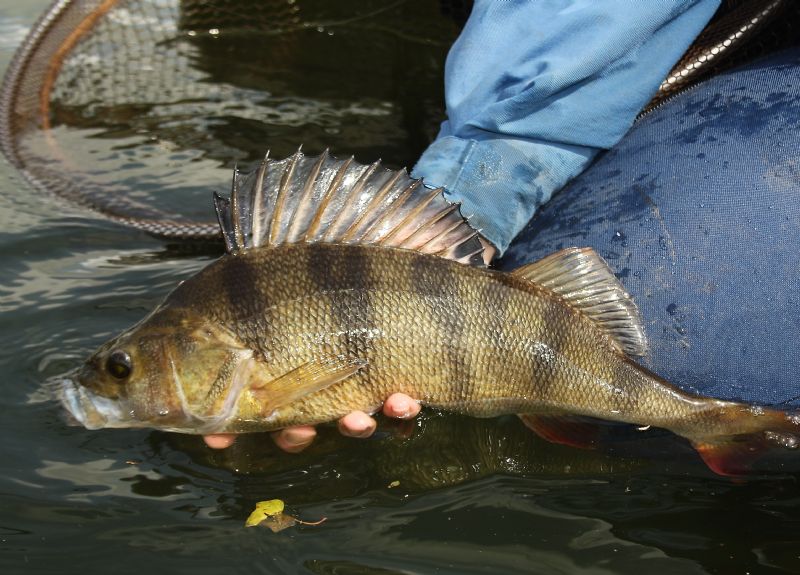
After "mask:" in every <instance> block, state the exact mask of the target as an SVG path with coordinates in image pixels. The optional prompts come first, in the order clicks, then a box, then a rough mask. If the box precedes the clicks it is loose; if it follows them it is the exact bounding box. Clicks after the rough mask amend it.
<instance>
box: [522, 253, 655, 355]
mask: <svg viewBox="0 0 800 575" xmlns="http://www.w3.org/2000/svg"><path fill="white" fill-rule="evenodd" d="M512 273H513V274H514V275H515V276H518V277H522V278H525V279H526V280H529V281H532V282H534V283H536V284H538V285H540V286H542V287H544V288H547V289H549V290H550V291H552V292H555V293H557V294H558V295H560V296H561V297H562V298H564V299H565V300H567V301H568V302H569V303H570V304H571V305H572V306H573V307H575V308H577V309H579V310H580V311H581V312H583V313H584V314H585V315H586V316H588V317H589V318H591V319H592V320H594V322H595V323H596V324H597V326H598V327H600V328H601V329H602V330H603V331H605V332H606V333H607V334H608V335H609V336H611V339H612V340H614V342H615V343H616V344H617V345H618V346H619V348H620V349H621V350H622V351H623V352H625V353H627V354H628V355H644V354H645V353H646V352H647V338H646V336H645V333H644V327H643V326H642V320H641V316H640V315H639V309H638V308H637V307H636V304H635V303H634V302H633V299H631V296H630V295H628V292H626V291H625V288H624V287H623V286H622V284H621V283H620V282H619V280H618V279H617V278H616V277H615V276H614V273H613V272H612V271H611V269H610V268H609V267H608V264H607V263H606V261H605V260H604V259H603V258H601V257H600V256H599V255H597V254H596V253H595V251H594V250H593V249H591V248H566V249H563V250H561V251H558V252H556V253H554V254H550V255H549V256H547V257H546V258H543V259H541V260H539V261H538V262H534V263H532V264H527V265H524V266H522V267H520V268H517V269H516V270H514V271H513V272H512Z"/></svg>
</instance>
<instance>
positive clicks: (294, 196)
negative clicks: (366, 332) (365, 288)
mask: <svg viewBox="0 0 800 575" xmlns="http://www.w3.org/2000/svg"><path fill="white" fill-rule="evenodd" d="M214 205H215V208H216V210H217V219H218V220H219V224H220V228H221V229H222V235H223V237H224V238H225V247H226V249H227V251H228V252H229V253H238V252H242V251H245V250H249V249H253V248H257V247H261V246H265V247H274V246H279V245H282V244H291V243H303V242H308V243H316V242H326V243H352V244H373V245H380V246H386V247H395V248H405V249H412V250H416V251H420V252H422V253H428V254H435V255H438V256H440V257H444V258H447V259H452V260H456V261H459V262H462V263H468V264H472V265H479V266H481V265H483V257H482V252H483V246H482V244H481V242H480V240H479V239H478V235H477V231H476V230H474V229H473V228H472V227H471V226H470V225H469V224H468V223H467V221H466V219H465V218H464V217H462V215H461V212H460V210H459V208H458V204H452V203H450V202H448V201H447V200H446V199H445V198H444V195H443V193H442V190H441V189H436V190H431V189H428V188H426V187H425V186H424V185H422V180H415V179H413V178H411V177H410V176H409V175H408V174H407V173H406V171H405V170H388V169H386V168H381V167H380V163H379V162H376V163H374V164H371V165H369V166H366V165H364V164H359V163H358V162H356V161H354V160H353V158H348V159H346V160H337V159H336V158H334V157H332V156H330V155H329V154H328V152H327V150H326V151H325V152H323V153H322V154H320V155H319V156H316V157H307V156H305V155H304V154H303V153H302V152H300V151H299V150H298V151H297V152H296V153H295V154H294V155H292V156H291V157H289V158H286V159H284V160H280V161H276V160H271V159H269V158H268V157H267V158H264V161H263V162H262V163H261V166H260V167H259V168H258V169H257V170H255V171H254V172H251V173H249V174H240V173H239V172H238V171H236V172H234V177H233V185H232V186H231V197H230V199H225V198H223V197H221V196H219V195H217V194H215V195H214Z"/></svg>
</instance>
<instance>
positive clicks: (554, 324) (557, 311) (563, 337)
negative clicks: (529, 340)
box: [533, 301, 572, 401]
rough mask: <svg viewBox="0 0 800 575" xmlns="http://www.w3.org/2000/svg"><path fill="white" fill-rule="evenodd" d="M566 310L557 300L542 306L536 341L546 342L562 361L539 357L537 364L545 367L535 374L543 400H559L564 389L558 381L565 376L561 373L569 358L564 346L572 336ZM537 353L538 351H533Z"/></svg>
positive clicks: (537, 386) (537, 387)
mask: <svg viewBox="0 0 800 575" xmlns="http://www.w3.org/2000/svg"><path fill="white" fill-rule="evenodd" d="M564 319H565V318H564V310H563V309H561V306H560V305H558V304H557V303H555V302H551V301H547V302H545V304H544V305H543V306H542V310H541V314H540V316H539V322H537V323H539V333H537V334H536V337H535V339H536V342H537V343H539V344H544V345H545V346H547V347H548V348H549V349H550V352H551V353H552V354H553V355H554V356H555V358H557V359H558V360H560V361H556V362H553V361H552V360H548V359H546V358H542V357H539V358H537V362H536V363H537V364H539V363H540V362H541V365H542V366H543V367H544V369H538V370H536V373H535V374H533V376H534V378H535V381H536V389H537V390H538V395H539V397H540V398H541V400H542V401H548V400H554V401H557V400H558V396H559V394H560V393H561V392H562V391H563V390H561V389H560V388H559V386H558V383H559V380H560V379H561V377H560V376H563V374H562V373H561V371H560V370H561V369H563V367H559V366H562V365H563V364H562V362H563V361H565V360H567V358H565V357H564V348H565V346H566V345H567V343H568V342H569V339H570V337H571V336H572V334H571V331H570V329H569V326H568V325H566V324H567V322H565V321H564ZM533 353H537V351H533ZM567 361H569V360H567Z"/></svg>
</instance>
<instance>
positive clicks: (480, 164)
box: [412, 0, 719, 253]
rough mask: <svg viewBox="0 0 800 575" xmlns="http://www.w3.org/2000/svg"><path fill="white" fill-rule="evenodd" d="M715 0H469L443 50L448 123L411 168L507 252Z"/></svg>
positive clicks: (632, 112) (604, 141)
mask: <svg viewBox="0 0 800 575" xmlns="http://www.w3.org/2000/svg"><path fill="white" fill-rule="evenodd" d="M718 6H719V0H658V1H647V2H640V1H636V2H629V1H622V0H528V1H524V0H518V1H498V0H476V2H475V5H474V7H473V9H472V14H471V15H470V18H469V20H468V22H467V24H466V26H465V27H464V30H463V32H462V34H461V36H460V37H459V38H458V40H457V41H456V42H455V44H454V45H453V47H452V49H451V50H450V53H449V55H448V57H447V64H446V68H445V99H446V105H447V120H446V121H445V122H443V123H442V127H441V131H440V132H439V135H438V137H437V139H436V141H435V142H433V144H431V146H430V147H429V148H428V149H427V150H426V151H425V152H424V153H423V155H422V157H421V158H420V160H419V162H418V163H417V165H416V166H415V167H414V170H413V172H412V173H413V175H414V176H415V177H424V178H425V183H426V184H427V185H429V186H436V187H439V186H441V187H444V188H445V190H446V196H447V197H448V199H450V200H451V201H456V202H461V204H462V214H463V215H464V216H466V217H468V218H469V220H470V223H471V224H472V225H473V226H474V227H475V228H477V229H479V230H480V231H481V233H482V235H483V236H484V237H486V238H487V239H488V240H489V241H491V242H492V243H493V244H494V245H495V246H497V248H498V250H499V252H500V253H502V252H503V251H504V250H505V249H506V247H508V244H509V243H510V242H511V240H512V239H513V238H514V236H515V235H516V234H517V233H518V232H519V231H520V230H521V229H522V227H523V226H524V225H525V224H526V223H527V222H528V220H529V219H530V218H531V217H532V216H533V214H534V213H535V211H536V210H537V208H539V206H541V205H542V204H543V203H545V202H547V201H548V200H549V199H550V196H551V195H552V194H553V192H554V191H556V190H558V189H559V188H561V187H562V186H563V185H564V184H565V183H566V182H567V181H569V180H570V179H571V178H573V177H574V176H576V175H578V174H579V173H580V172H582V171H583V170H584V169H585V168H586V167H587V166H588V164H589V163H590V162H591V161H592V159H593V158H594V157H595V155H596V154H597V153H598V152H599V151H600V150H603V149H607V148H610V147H612V146H613V145H614V144H615V143H616V142H617V141H619V139H620V138H621V137H622V136H623V135H624V134H625V132H626V131H627V130H628V128H630V126H631V125H632V124H633V121H634V119H635V118H636V115H637V113H638V112H639V111H640V110H641V109H642V107H643V106H644V105H645V104H646V103H647V102H648V101H649V100H650V98H651V97H652V96H653V94H654V93H655V91H656V90H657V89H658V86H659V84H660V83H661V81H662V79H663V78H664V77H665V76H666V75H667V73H668V72H669V70H670V69H671V67H672V66H673V64H674V63H675V62H677V61H678V59H679V58H680V57H681V55H682V54H683V53H684V52H685V50H686V49H687V47H688V46H689V45H690V44H691V42H692V40H693V39H694V38H695V36H697V34H698V33H699V32H700V31H701V30H702V29H703V27H704V26H705V24H706V23H707V22H708V20H709V19H710V18H711V16H712V15H713V14H714V12H715V11H716V9H717V7H718Z"/></svg>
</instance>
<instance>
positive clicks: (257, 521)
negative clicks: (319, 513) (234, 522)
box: [244, 499, 325, 533]
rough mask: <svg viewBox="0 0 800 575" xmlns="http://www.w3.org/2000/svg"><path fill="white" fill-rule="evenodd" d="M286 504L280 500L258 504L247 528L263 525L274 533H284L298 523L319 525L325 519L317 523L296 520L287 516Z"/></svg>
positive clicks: (246, 525)
mask: <svg viewBox="0 0 800 575" xmlns="http://www.w3.org/2000/svg"><path fill="white" fill-rule="evenodd" d="M284 507H285V505H284V503H283V501H281V500H280V499H270V500H269V501H259V502H258V503H256V508H255V509H254V510H253V512H252V513H251V514H250V517H248V518H247V521H245V522H244V525H245V527H255V526H256V525H263V526H264V527H269V528H270V529H271V530H272V531H273V532H274V533H277V532H278V531H282V530H284V529H286V528H287V527H291V526H292V525H295V524H297V523H301V524H302V525H319V524H320V523H322V522H323V521H325V518H324V517H323V518H322V519H320V520H319V521H317V522H314V523H309V522H306V521H300V520H299V519H295V518H294V517H292V516H291V515H286V514H285V513H284V512H283V510H284Z"/></svg>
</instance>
